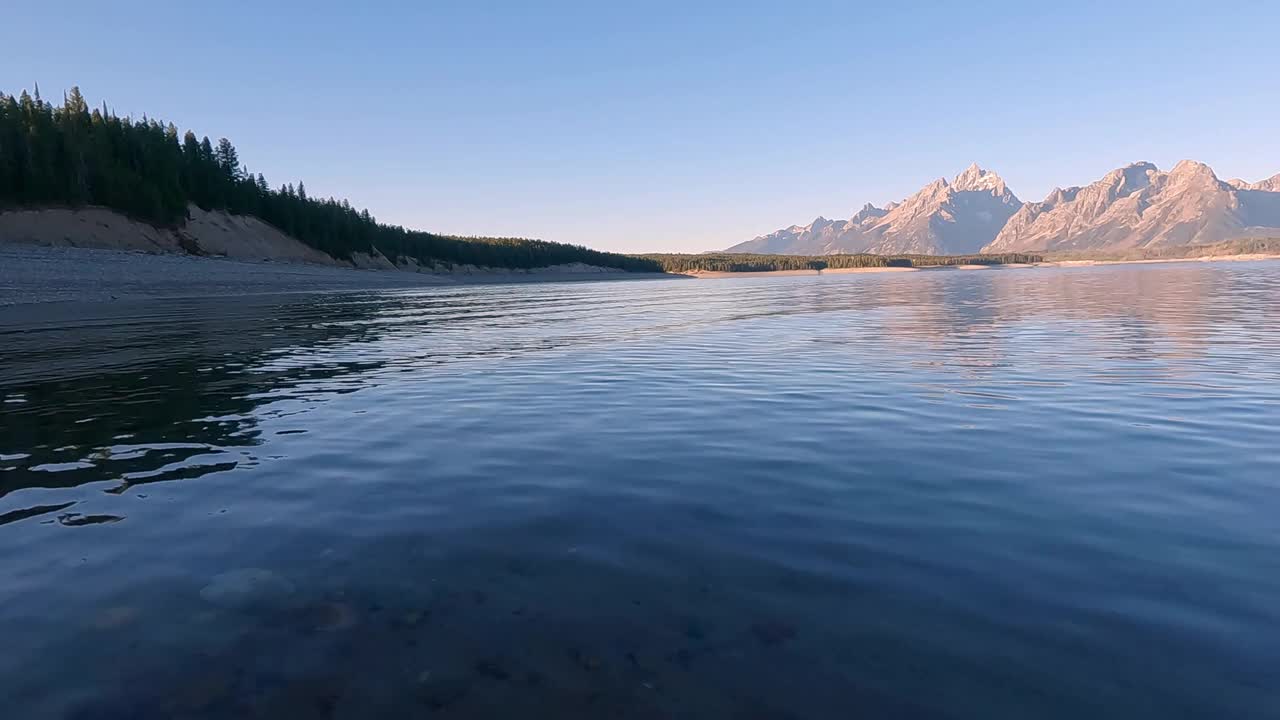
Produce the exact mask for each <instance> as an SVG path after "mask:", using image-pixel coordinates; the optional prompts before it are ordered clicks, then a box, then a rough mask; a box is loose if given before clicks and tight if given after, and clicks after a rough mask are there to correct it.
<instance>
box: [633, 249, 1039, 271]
mask: <svg viewBox="0 0 1280 720" xmlns="http://www.w3.org/2000/svg"><path fill="white" fill-rule="evenodd" d="M643 257H645V258H648V259H650V260H653V261H655V262H657V263H658V264H659V265H661V266H662V269H663V270H664V271H665V272H671V273H680V272H693V271H698V270H701V271H704V272H772V271H775V270H826V269H828V268H831V269H837V268H874V267H933V266H938V265H1007V264H1010V263H1034V262H1040V261H1041V260H1042V259H1043V258H1041V257H1040V256H1039V255H1028V254H1025V253H1006V254H1003V255H816V256H815V255H750V254H745V253H707V254H704V255H669V254H668V255H644V256H643Z"/></svg>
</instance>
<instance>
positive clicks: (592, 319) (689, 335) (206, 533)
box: [0, 263, 1280, 719]
mask: <svg viewBox="0 0 1280 720" xmlns="http://www.w3.org/2000/svg"><path fill="white" fill-rule="evenodd" d="M0 401H2V402H3V404H2V405H0V413H2V414H0V556H3V557H4V558H5V559H4V562H3V563H0V637H2V638H4V650H5V651H4V652H3V653H0V697H3V698H5V703H4V704H5V708H6V710H5V714H6V715H5V716H6V717H14V718H24V719H25V718H46V717H48V718H63V717H66V718H77V719H79V718H112V719H114V718H170V717H182V718H240V717H262V718H293V717H298V718H329V717H332V718H362V717H396V718H399V717H437V716H438V717H460V718H465V717H511V716H516V715H519V716H524V717H556V718H571V717H583V718H587V717H590V718H600V717H622V718H651V717H653V718H666V717H671V718H828V717H829V718H850V717H867V718H882V717H885V718H887V717H893V718H917V717H919V718H971V717H981V718H1031V717H1035V718H1079V717H1091V718H1147V717H1151V718H1172V717H1179V718H1192V717H1195V718H1199V717H1204V718H1228V717H1232V718H1234V717H1240V718H1265V717H1280V601H1278V598H1280V442H1277V440H1280V436H1278V435H1277V432H1278V430H1277V429H1278V428H1280V263H1250V264H1243V263H1242V264H1230V263H1222V264H1195V263H1187V264H1168V265H1156V266H1113V267H1098V268H1079V269H1059V270H1054V269H1036V270H1025V271H1024V270H992V271H982V272H958V271H957V272H946V271H939V272H924V273H908V274H885V275H832V276H823V277H795V278H772V279H741V280H739V279H734V280H721V281H674V280H673V281H653V282H642V283H641V282H634V283H628V282H614V283H586V284H545V285H532V286H531V285H522V286H478V287H463V288H445V289H438V288H424V289H414V290H402V291H382V292H374V293H349V294H327V295H322V296H305V295H289V296H278V297H274V298H273V297H257V298H250V299H240V300H229V299H222V300H211V299H200V300H153V301H148V302H145V303H129V302H120V303H109V304H100V305H96V306H93V307H92V308H85V307H83V306H74V305H57V304H55V305H45V306H40V307H39V308H37V309H32V308H27V309H16V308H9V309H8V310H6V311H5V312H4V313H3V314H0Z"/></svg>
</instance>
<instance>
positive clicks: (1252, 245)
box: [1045, 237, 1280, 260]
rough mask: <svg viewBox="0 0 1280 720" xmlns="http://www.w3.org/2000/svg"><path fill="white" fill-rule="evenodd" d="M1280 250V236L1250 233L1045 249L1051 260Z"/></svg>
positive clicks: (1160, 257)
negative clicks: (1144, 244)
mask: <svg viewBox="0 0 1280 720" xmlns="http://www.w3.org/2000/svg"><path fill="white" fill-rule="evenodd" d="M1276 254H1280V238H1273V237H1251V238H1239V239H1236V240H1224V241H1222V242H1219V243H1211V244H1208V245H1164V246H1160V247H1153V248H1132V249H1129V250H1077V251H1071V250H1063V251H1055V252H1046V253H1045V255H1046V257H1048V258H1049V259H1050V260H1184V259H1192V258H1202V257H1227V256H1230V255H1276Z"/></svg>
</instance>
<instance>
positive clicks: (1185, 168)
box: [1169, 160, 1218, 180]
mask: <svg viewBox="0 0 1280 720" xmlns="http://www.w3.org/2000/svg"><path fill="white" fill-rule="evenodd" d="M1169 177H1171V178H1192V177H1202V178H1212V179H1213V180H1217V179H1218V176H1217V175H1215V174H1214V173H1213V168H1211V167H1209V166H1208V165H1205V164H1204V163H1202V162H1200V161H1198V160H1180V161H1178V164H1177V165H1174V166H1173V169H1172V170H1170V171H1169Z"/></svg>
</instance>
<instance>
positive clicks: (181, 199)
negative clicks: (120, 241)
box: [0, 88, 659, 270]
mask: <svg viewBox="0 0 1280 720" xmlns="http://www.w3.org/2000/svg"><path fill="white" fill-rule="evenodd" d="M179 137H181V140H179ZM196 138H197V136H196V134H195V133H193V132H186V133H184V134H182V135H181V136H179V131H178V128H177V127H176V126H175V125H173V124H172V123H167V124H166V123H161V122H160V121H158V120H153V119H148V118H146V117H143V118H142V119H141V120H132V119H130V118H120V117H118V116H116V115H115V114H114V113H113V112H111V110H110V108H109V107H108V106H107V104H106V103H103V104H102V106H101V108H96V109H94V110H92V111H90V110H89V107H88V103H86V102H85V99H84V97H83V96H82V95H81V93H80V90H79V88H71V90H70V91H69V92H67V93H66V95H65V96H64V99H63V104H62V106H61V107H55V106H53V105H51V104H49V103H46V102H44V101H43V99H42V98H41V97H40V93H39V89H38V88H37V89H36V92H35V95H34V97H33V96H32V95H30V94H28V93H27V92H26V91H25V90H24V91H22V93H21V94H20V95H19V96H18V97H14V96H11V95H5V94H3V93H0V207H13V206H37V207H38V206H44V205H73V206H75V205H81V204H94V205H101V206H105V207H109V208H113V209H115V210H118V211H121V212H124V213H127V214H129V215H131V216H133V217H135V218H137V219H139V220H145V221H148V222H151V223H153V224H156V225H161V226H177V225H181V224H182V223H183V222H185V221H186V220H187V217H188V212H187V208H188V206H189V205H191V204H195V205H198V206H200V207H202V208H204V209H206V210H225V211H229V212H233V213H241V214H252V215H255V216H257V217H258V218H260V219H261V220H263V221H265V222H267V223H270V224H272V225H275V226H276V227H278V228H280V229H281V230H283V231H285V232H287V233H290V234H292V235H294V236H296V237H297V238H298V239H299V240H301V241H302V242H304V243H307V244H308V245H310V246H312V247H314V248H317V249H320V250H323V251H325V252H328V253H330V254H332V255H333V256H334V257H338V258H345V257H349V256H350V254H351V253H353V252H370V251H372V250H377V251H379V252H381V253H382V254H384V255H386V256H388V257H391V258H412V259H414V260H415V261H417V262H419V263H421V264H424V265H428V266H430V265H445V266H447V265H452V264H471V265H489V266H495V267H509V268H530V267H542V266H548V265H557V264H562V263H570V262H583V263H588V264H594V265H604V266H609V267H617V268H622V269H627V270H656V269H658V267H659V264H658V262H657V261H654V260H649V259H642V258H636V257H629V256H624V255H616V254H612V253H600V252H596V251H592V250H588V249H586V248H582V247H577V246H572V245H563V244H559V243H549V242H543V241H539V240H522V239H516V238H456V237H448V236H442V235H434V234H431V233H424V232H416V231H409V230H406V229H404V228H402V227H398V226H388V225H381V224H379V223H378V222H377V220H376V218H374V217H373V216H372V215H371V214H370V213H369V211H368V210H367V209H361V210H356V209H355V208H353V207H352V206H351V203H349V202H348V201H346V200H341V201H339V200H335V199H334V198H329V199H326V200H316V199H312V198H311V197H309V196H308V194H307V191H306V187H305V185H303V184H302V183H301V182H300V183H298V186H297V190H296V191H295V190H294V187H293V185H286V186H282V187H281V188H280V189H279V190H272V189H271V187H270V185H268V183H267V180H266V178H265V177H263V176H262V175H261V174H258V175H257V176H254V175H252V174H250V173H248V171H247V170H246V169H245V168H244V167H243V166H242V164H241V162H240V158H239V156H238V153H237V152H236V149H235V146H234V145H232V144H231V141H230V140H228V139H225V138H223V139H221V140H219V142H218V145H217V149H216V150H215V148H214V146H213V144H212V143H211V142H210V141H209V138H208V137H203V138H202V139H200V140H198V141H197V139H196Z"/></svg>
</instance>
